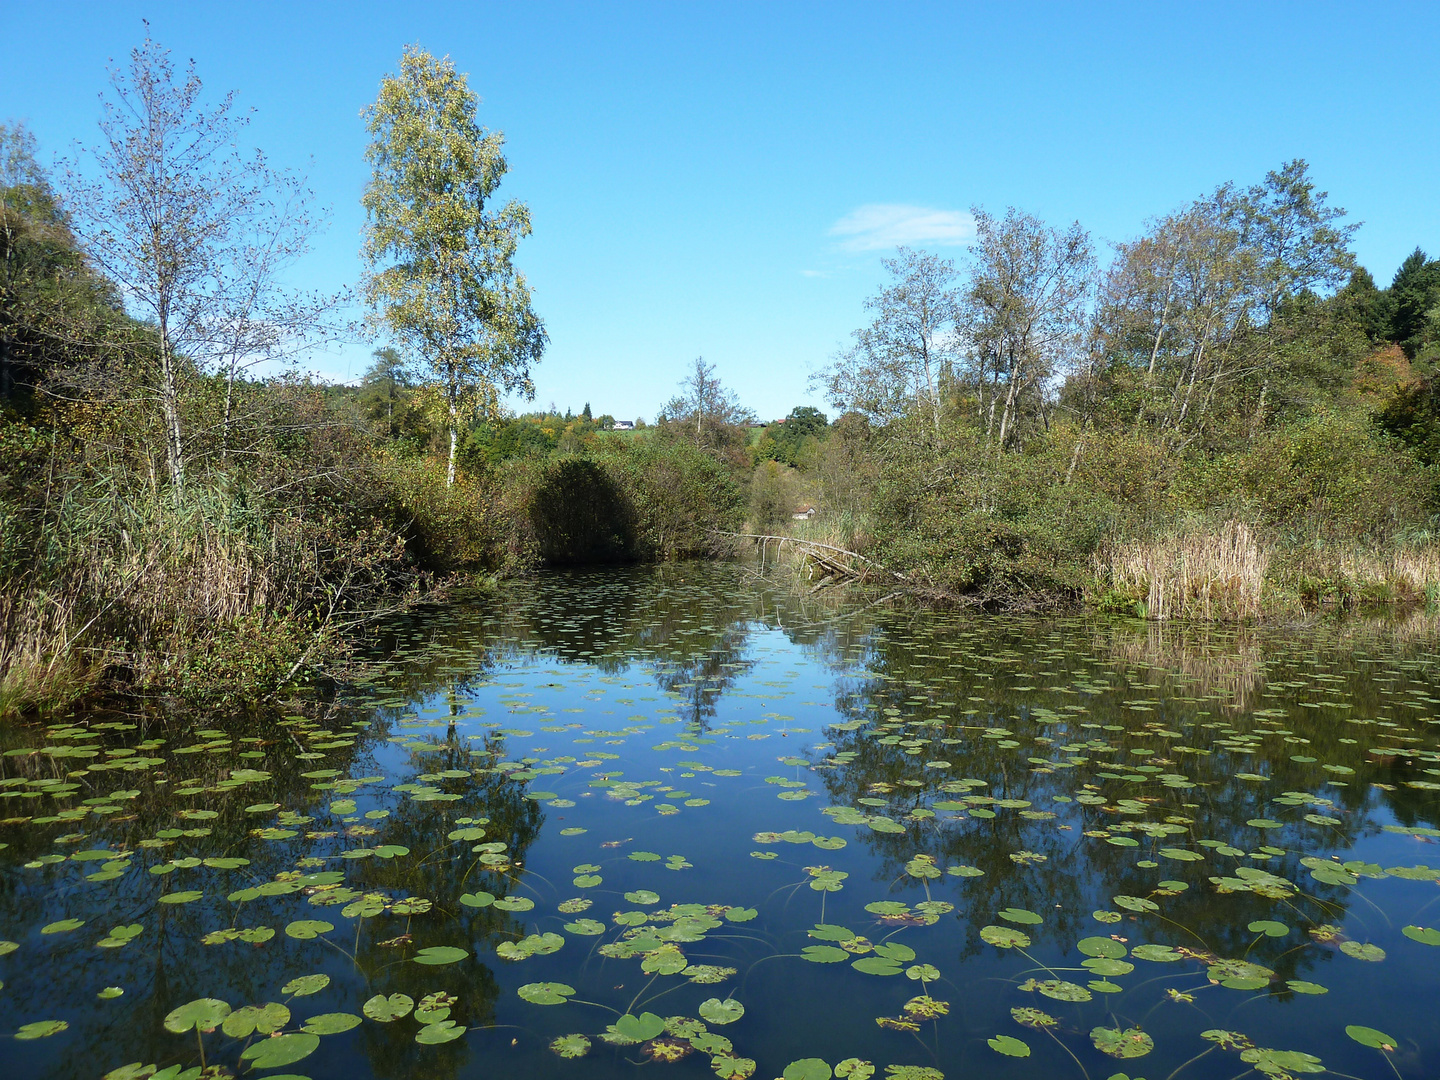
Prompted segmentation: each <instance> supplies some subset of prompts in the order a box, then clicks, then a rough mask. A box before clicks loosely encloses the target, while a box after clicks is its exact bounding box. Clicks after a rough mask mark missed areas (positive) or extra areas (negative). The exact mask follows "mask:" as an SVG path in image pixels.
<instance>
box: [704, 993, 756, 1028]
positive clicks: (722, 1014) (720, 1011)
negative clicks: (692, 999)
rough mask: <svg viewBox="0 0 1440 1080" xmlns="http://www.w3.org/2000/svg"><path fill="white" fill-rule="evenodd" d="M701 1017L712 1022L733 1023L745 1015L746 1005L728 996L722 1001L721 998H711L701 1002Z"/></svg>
mask: <svg viewBox="0 0 1440 1080" xmlns="http://www.w3.org/2000/svg"><path fill="white" fill-rule="evenodd" d="M697 1011H698V1012H699V1014H700V1019H702V1020H704V1021H706V1022H707V1023H711V1024H720V1025H724V1024H733V1023H734V1022H735V1021H736V1020H739V1019H740V1017H742V1016H744V1015H745V1006H744V1005H741V1004H740V1002H738V1001H736V1000H735V999H734V998H726V999H725V1000H724V1001H721V1000H720V999H719V998H709V999H707V1000H705V1001H702V1002H701V1003H700V1008H699V1009H698V1010H697Z"/></svg>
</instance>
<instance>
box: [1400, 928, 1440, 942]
mask: <svg viewBox="0 0 1440 1080" xmlns="http://www.w3.org/2000/svg"><path fill="white" fill-rule="evenodd" d="M1400 932H1401V933H1402V934H1404V935H1405V936H1406V937H1408V938H1409V939H1410V940H1411V941H1418V942H1420V944H1422V945H1440V930H1432V929H1430V928H1429V927H1424V926H1407V927H1405V928H1404V929H1402V930H1401V931H1400Z"/></svg>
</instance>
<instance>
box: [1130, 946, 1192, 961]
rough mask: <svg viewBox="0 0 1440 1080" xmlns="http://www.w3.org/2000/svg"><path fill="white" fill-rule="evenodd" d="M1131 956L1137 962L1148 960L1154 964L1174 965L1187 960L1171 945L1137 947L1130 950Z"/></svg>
mask: <svg viewBox="0 0 1440 1080" xmlns="http://www.w3.org/2000/svg"><path fill="white" fill-rule="evenodd" d="M1116 944H1119V943H1118V942H1117V943H1116ZM1130 955H1131V956H1133V957H1135V959H1137V960H1148V961H1150V962H1151V963H1152V964H1172V963H1174V962H1175V961H1176V960H1183V959H1185V958H1184V957H1183V956H1181V955H1180V954H1179V953H1178V952H1176V951H1175V950H1174V949H1172V948H1171V947H1170V946H1169V945H1136V946H1135V948H1133V949H1131V950H1130Z"/></svg>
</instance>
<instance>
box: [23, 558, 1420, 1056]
mask: <svg viewBox="0 0 1440 1080" xmlns="http://www.w3.org/2000/svg"><path fill="white" fill-rule="evenodd" d="M367 660H368V666H367V667H366V668H365V669H364V670H365V672H366V673H365V674H364V675H363V676H362V677H361V678H359V680H358V681H356V682H353V683H350V684H348V685H347V686H345V687H344V688H342V689H339V690H336V691H334V692H332V693H329V694H327V695H325V696H317V697H315V698H312V699H308V700H304V701H300V702H297V703H294V704H292V705H291V706H290V707H288V708H287V709H285V710H282V711H281V713H280V714H278V715H266V716H252V717H242V718H231V717H221V716H207V715H167V714H166V713H165V712H164V711H163V710H160V709H158V708H157V709H152V710H145V711H142V712H137V713H133V714H101V713H84V714H79V715H77V716H75V717H71V718H66V719H64V720H62V721H59V722H55V723H50V724H47V725H45V726H34V727H23V726H22V727H11V728H9V729H7V730H5V731H4V732H3V733H0V746H3V751H4V754H3V757H0V797H3V800H4V803H3V805H0V816H3V821H0V843H3V845H4V846H3V850H0V939H3V941H0V953H3V955H0V982H3V986H0V1036H3V1038H0V1061H3V1062H4V1063H5V1064H6V1065H7V1067H8V1068H9V1070H10V1072H11V1073H12V1074H14V1075H17V1076H27V1077H29V1076H35V1077H41V1076H48V1077H100V1076H108V1077H117V1078H139V1077H145V1076H156V1077H164V1078H176V1077H198V1076H200V1075H201V1070H202V1068H204V1069H206V1070H208V1072H207V1073H206V1074H207V1075H213V1076H223V1075H231V1074H239V1075H246V1076H249V1075H255V1076H260V1077H272V1078H279V1077H293V1076H296V1075H303V1076H308V1077H313V1078H316V1080H320V1078H325V1077H344V1078H346V1080H358V1078H363V1077H371V1076H375V1077H451V1076H455V1077H464V1076H493V1077H516V1078H519V1077H541V1078H550V1077H555V1078H562V1077H574V1078H577V1080H590V1078H592V1077H593V1078H599V1077H605V1078H609V1077H633V1076H639V1075H650V1073H649V1072H645V1073H642V1072H641V1070H651V1071H653V1070H655V1069H659V1070H660V1071H661V1073H662V1074H664V1075H669V1076H674V1077H676V1078H677V1080H680V1078H682V1077H692V1078H703V1077H709V1076H713V1075H718V1076H720V1077H722V1078H727V1080H729V1078H735V1080H743V1078H745V1077H748V1076H751V1075H754V1076H756V1077H760V1078H762V1080H769V1078H771V1077H780V1076H784V1077H786V1078H787V1080H827V1078H829V1077H831V1076H838V1077H842V1078H848V1080H866V1078H867V1077H870V1076H874V1077H875V1078H876V1080H886V1078H893V1080H938V1078H940V1077H941V1076H944V1077H949V1078H951V1080H959V1078H960V1077H973V1076H987V1077H988V1076H994V1077H1022V1076H1026V1077H1028V1076H1038V1075H1044V1076H1050V1077H1074V1078H1077V1080H1082V1078H1083V1080H1104V1078H1109V1077H1112V1076H1114V1075H1117V1074H1118V1075H1123V1076H1131V1077H1142V1076H1143V1077H1148V1078H1150V1080H1157V1078H1161V1080H1168V1078H1179V1080H1205V1078H1215V1080H1229V1078H1232V1077H1237V1076H1242V1075H1245V1074H1247V1073H1252V1070H1254V1071H1258V1072H1259V1073H1262V1074H1268V1075H1269V1076H1272V1077H1284V1076H1299V1075H1303V1074H1320V1073H1324V1072H1329V1073H1331V1074H1333V1075H1337V1076H1352V1077H1363V1078H1370V1077H1386V1076H1398V1077H1402V1078H1406V1080H1408V1078H1410V1077H1415V1078H1420V1077H1433V1076H1435V1075H1437V1074H1440V1013H1437V1009H1436V1002H1437V1000H1440V929H1437V927H1440V885H1437V882H1440V846H1437V841H1440V828H1437V825H1440V753H1437V736H1440V699H1437V698H1436V697H1435V696H1434V695H1435V691H1436V689H1437V675H1440V635H1437V632H1436V624H1435V619H1434V618H1433V616H1427V615H1423V614H1422V615H1417V616H1415V617H1414V618H1412V619H1411V620H1409V621H1408V622H1401V623H1398V624H1395V625H1389V626H1379V625H1372V624H1368V623H1362V622H1359V621H1350V622H1341V623H1328V624H1321V625H1317V626H1305V627H1294V628H1290V629H1273V628H1270V629H1265V630H1253V629H1252V630H1244V629H1228V630H1227V629H1214V628H1203V627H1202V628H1188V629H1185V628H1164V627H1156V626H1153V625H1144V624H1140V623H1134V622H1128V623H1126V622H1119V623H1117V622H1107V621H1103V620H1093V619H1085V618H1078V617H1075V618H1049V617H1026V618H996V617H990V616H984V615H977V614H974V613H954V612H934V611H928V610H923V609H896V608H895V607H894V606H893V605H892V604H890V603H887V602H877V599H876V598H875V597H867V596H863V595H846V594H843V593H839V592H833V591H831V592H822V593H819V594H810V593H807V592H805V591H803V590H799V589H797V588H795V586H794V584H793V582H792V581H791V580H790V579H789V578H787V577H785V576H784V574H783V572H781V573H780V574H779V575H778V576H776V575H775V572H773V571H772V572H771V573H770V574H769V575H767V574H765V573H760V572H757V571H756V569H755V568H754V567H751V566H745V565H737V564H694V565H691V564H685V565H674V566H664V567H658V568H640V569H626V570H607V571H603V572H599V571H597V572H573V573H556V574H549V575H545V576H542V577H540V578H539V579H536V580H531V581H525V582H517V583H512V584H510V585H508V586H506V587H505V588H504V589H503V590H502V591H501V592H500V593H499V594H498V595H495V596H491V597H487V598H484V599H481V600H476V601H473V602H465V603H456V604H453V605H450V606H447V607H444V608H441V609H437V610H434V611H427V612H421V613H416V614H413V615H411V616H408V617H406V618H404V619H400V620H397V621H395V622H393V623H391V624H390V625H388V626H386V627H384V628H383V629H382V632H380V633H379V634H378V636H377V639H376V641H375V644H374V648H373V654H372V655H369V656H368V657H367Z"/></svg>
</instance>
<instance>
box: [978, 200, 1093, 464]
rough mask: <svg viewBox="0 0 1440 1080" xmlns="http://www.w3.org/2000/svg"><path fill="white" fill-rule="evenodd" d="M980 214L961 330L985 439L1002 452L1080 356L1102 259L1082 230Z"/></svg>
mask: <svg viewBox="0 0 1440 1080" xmlns="http://www.w3.org/2000/svg"><path fill="white" fill-rule="evenodd" d="M973 214H974V216H975V232H976V238H975V244H974V246H973V248H972V259H973V265H972V267H971V273H970V280H969V285H968V287H967V288H966V290H965V293H964V298H963V303H962V326H963V329H964V336H965V340H966V343H967V347H968V354H969V361H970V379H971V382H972V384H973V385H974V386H975V388H976V391H977V394H978V397H979V401H980V406H981V416H982V424H983V426H984V430H985V434H986V437H987V438H990V439H993V440H994V443H995V445H996V446H998V447H1000V448H1002V449H1003V448H1006V447H1008V446H1010V445H1012V444H1013V443H1014V442H1015V441H1016V438H1017V432H1018V430H1019V419H1020V414H1021V411H1022V408H1023V407H1024V405H1025V404H1026V399H1027V398H1032V397H1034V398H1037V399H1038V403H1039V405H1040V407H1041V408H1043V404H1044V400H1043V399H1044V395H1045V394H1046V393H1047V392H1048V390H1049V383H1050V381H1051V380H1052V379H1053V377H1054V376H1055V375H1056V374H1057V372H1059V371H1060V370H1061V369H1062V368H1063V367H1064V366H1065V365H1066V364H1067V363H1068V362H1069V361H1071V360H1072V359H1074V358H1075V357H1076V356H1077V355H1078V354H1079V350H1080V348H1081V343H1082V336H1083V329H1084V324H1085V316H1086V305H1087V300H1088V298H1089V293H1090V285H1091V279H1092V275H1093V272H1094V267H1095V257H1094V252H1093V250H1092V248H1091V246H1090V235H1089V234H1088V233H1087V232H1086V231H1085V230H1084V229H1082V228H1081V227H1080V225H1079V224H1078V223H1076V224H1074V225H1071V226H1070V227H1069V228H1066V229H1057V228H1051V227H1050V226H1047V225H1045V224H1044V223H1043V222H1042V221H1040V220H1039V219H1038V218H1036V217H1033V216H1032V215H1030V214H1026V213H1022V212H1021V211H1018V210H1015V209H1014V208H1011V209H1010V210H1008V211H1006V214H1005V216H1004V217H1003V218H995V217H993V216H991V215H990V214H987V213H985V212H984V211H983V210H979V209H976V210H974V211H973ZM997 408H998V409H999V416H998V417H997V415H996V409H997ZM997 421H998V422H997Z"/></svg>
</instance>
